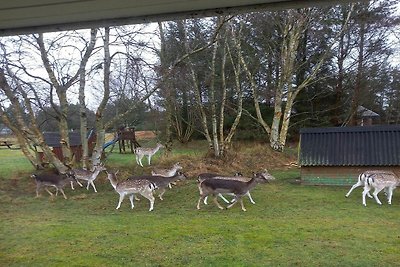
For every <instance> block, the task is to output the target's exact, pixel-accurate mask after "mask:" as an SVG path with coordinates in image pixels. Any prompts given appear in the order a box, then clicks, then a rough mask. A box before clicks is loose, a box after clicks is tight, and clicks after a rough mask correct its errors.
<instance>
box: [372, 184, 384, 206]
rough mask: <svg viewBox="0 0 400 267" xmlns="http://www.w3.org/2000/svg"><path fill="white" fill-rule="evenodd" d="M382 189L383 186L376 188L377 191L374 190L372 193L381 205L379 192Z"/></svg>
mask: <svg viewBox="0 0 400 267" xmlns="http://www.w3.org/2000/svg"><path fill="white" fill-rule="evenodd" d="M381 190H382V188H380V189H379V188H375V191H374V193H372V195H373V196H374V198H375V201H376V203H378V204H379V205H382V202H381V201H380V200H379V198H378V193H379V192H380V191H381Z"/></svg>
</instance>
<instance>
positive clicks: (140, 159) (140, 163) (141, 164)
mask: <svg viewBox="0 0 400 267" xmlns="http://www.w3.org/2000/svg"><path fill="white" fill-rule="evenodd" d="M142 158H143V156H139V158H138V161H139V162H138V164H139V165H140V166H142V167H143V163H142Z"/></svg>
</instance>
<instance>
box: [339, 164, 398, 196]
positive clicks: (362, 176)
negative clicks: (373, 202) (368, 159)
mask: <svg viewBox="0 0 400 267" xmlns="http://www.w3.org/2000/svg"><path fill="white" fill-rule="evenodd" d="M385 172H388V173H392V172H391V171H381V170H368V171H365V172H362V173H360V175H358V180H357V183H355V184H353V186H352V187H351V188H350V190H349V192H347V194H346V197H349V196H350V194H351V192H352V191H353V190H354V189H356V188H357V187H360V186H364V185H365V180H366V178H367V177H368V176H369V175H371V174H375V173H385ZM367 196H368V197H369V198H372V196H371V194H370V193H369V192H367Z"/></svg>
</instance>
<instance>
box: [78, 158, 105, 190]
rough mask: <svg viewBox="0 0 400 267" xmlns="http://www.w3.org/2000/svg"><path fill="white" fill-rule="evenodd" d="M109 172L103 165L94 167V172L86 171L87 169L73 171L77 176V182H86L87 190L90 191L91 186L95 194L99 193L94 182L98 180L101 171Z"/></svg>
mask: <svg viewBox="0 0 400 267" xmlns="http://www.w3.org/2000/svg"><path fill="white" fill-rule="evenodd" d="M105 170H107V169H106V167H105V166H104V165H103V164H100V165H96V166H94V168H93V170H92V171H89V170H85V169H73V170H72V171H73V172H74V174H75V177H76V178H77V180H78V179H79V180H84V181H87V186H86V190H89V185H92V187H93V189H94V192H96V193H97V189H96V186H95V185H94V180H96V178H97V176H98V175H99V174H100V172H101V171H105Z"/></svg>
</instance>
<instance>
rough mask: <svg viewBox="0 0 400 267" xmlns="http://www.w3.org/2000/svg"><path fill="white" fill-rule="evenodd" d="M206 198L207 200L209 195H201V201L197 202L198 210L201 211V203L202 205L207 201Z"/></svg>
mask: <svg viewBox="0 0 400 267" xmlns="http://www.w3.org/2000/svg"><path fill="white" fill-rule="evenodd" d="M206 198H207V195H206V194H200V198H199V201H197V209H198V210H199V209H200V203H201V201H205V199H206Z"/></svg>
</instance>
